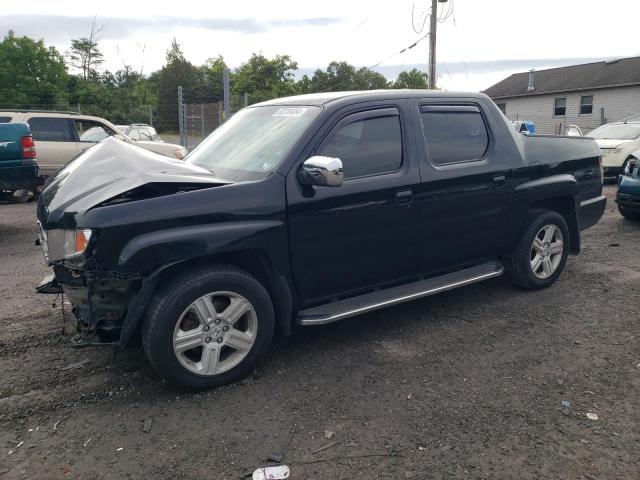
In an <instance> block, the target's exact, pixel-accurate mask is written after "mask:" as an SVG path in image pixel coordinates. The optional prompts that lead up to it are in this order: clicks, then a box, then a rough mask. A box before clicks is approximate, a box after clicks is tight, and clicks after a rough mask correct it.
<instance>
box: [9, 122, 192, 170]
mask: <svg viewBox="0 0 640 480" xmlns="http://www.w3.org/2000/svg"><path fill="white" fill-rule="evenodd" d="M0 119H2V121H3V123H28V124H29V127H30V128H31V133H32V135H33V139H34V140H35V142H36V146H37V149H38V166H39V175H40V177H44V178H46V177H48V176H51V175H54V174H55V173H56V172H57V171H58V170H60V169H61V168H62V167H63V166H64V165H66V164H67V163H68V162H70V161H71V160H73V159H74V158H75V157H76V156H78V155H79V154H80V153H82V152H84V151H85V150H86V149H88V148H91V147H92V146H94V145H95V144H96V143H98V142H101V141H102V140H104V139H105V138H107V137H111V136H114V137H117V138H119V139H120V140H122V141H124V142H127V143H130V144H132V145H136V146H138V147H142V148H144V149H145V150H151V151H152V152H155V153H159V154H160V155H165V156H167V157H173V158H178V159H182V158H184V156H185V155H186V154H187V153H188V150H187V149H186V148H184V147H182V146H180V145H175V144H172V143H164V142H151V141H145V140H140V141H136V140H133V139H132V138H130V137H129V136H127V135H126V134H125V133H123V132H121V131H120V130H118V128H117V127H116V126H115V125H113V124H112V123H111V122H109V121H107V120H105V119H104V118H100V117H91V116H87V115H80V114H78V113H73V112H53V111H43V110H37V111H35V110H19V111H3V112H0Z"/></svg>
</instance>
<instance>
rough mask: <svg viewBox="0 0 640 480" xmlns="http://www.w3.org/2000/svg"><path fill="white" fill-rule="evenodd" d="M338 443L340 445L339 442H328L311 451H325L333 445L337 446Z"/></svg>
mask: <svg viewBox="0 0 640 480" xmlns="http://www.w3.org/2000/svg"><path fill="white" fill-rule="evenodd" d="M336 445H338V442H331V443H327V444H326V445H324V446H322V447H320V448H316V449H315V450H314V451H313V452H311V453H313V454H314V455H315V454H316V453H320V452H323V451H325V450H328V449H330V448H331V447H335V446H336Z"/></svg>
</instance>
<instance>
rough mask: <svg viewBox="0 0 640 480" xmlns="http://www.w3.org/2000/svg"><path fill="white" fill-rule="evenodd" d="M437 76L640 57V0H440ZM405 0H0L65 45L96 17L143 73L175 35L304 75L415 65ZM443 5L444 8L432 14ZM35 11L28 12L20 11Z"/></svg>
mask: <svg viewBox="0 0 640 480" xmlns="http://www.w3.org/2000/svg"><path fill="white" fill-rule="evenodd" d="M452 1H453V2H454V3H453V15H451V16H449V18H448V19H447V20H445V21H443V22H442V23H440V24H439V25H438V36H437V39H438V64H439V65H438V84H439V86H440V87H442V88H446V89H449V90H481V89H484V88H487V87H489V86H490V85H492V84H493V83H495V82H497V81H499V80H501V79H502V78H504V77H506V76H508V75H509V74H511V73H514V72H519V71H525V70H529V69H530V68H538V69H541V68H544V67H549V66H558V65H568V64H574V63H585V62H588V61H594V60H597V59H603V58H610V57H622V56H635V55H640V41H638V37H639V33H640V28H639V27H638V18H640V16H639V15H638V14H640V1H638V0H607V1H606V2H603V1H602V0H599V1H595V0H593V1H591V0H529V1H524V0H523V1H519V0H483V1H480V0H449V3H444V4H440V10H441V15H444V14H445V13H446V12H447V10H448V9H449V8H450V2H452ZM429 5H430V0H416V1H415V11H414V15H413V26H414V27H415V28H416V29H417V30H418V31H420V30H421V28H422V23H423V20H424V19H425V16H424V13H425V12H426V11H427V10H428V8H429ZM412 6H413V2H412V1H411V0H392V1H390V0H323V1H317V2H306V1H300V0H270V1H264V0H263V1H260V0H234V1H225V2H222V1H208V2H202V1H192V0H182V1H180V2H175V1H174V2H162V1H154V2H147V1H143V0H136V1H131V0H128V1H122V0H109V1H106V2H104V1H103V2H71V1H64V0H58V1H51V0H30V1H29V2H28V8H25V6H24V5H23V4H21V3H20V2H3V6H2V16H1V17H0V32H4V33H6V32H7V31H8V30H10V29H12V30H14V31H15V32H16V33H17V34H20V35H29V36H32V37H36V38H43V39H44V41H45V42H46V43H47V44H48V45H55V46H56V47H57V48H58V49H60V51H62V52H64V51H65V50H66V49H67V48H68V46H69V41H70V39H71V38H76V37H80V36H86V35H87V34H88V32H89V29H90V25H91V20H92V18H93V16H96V15H97V22H98V24H99V25H104V28H103V29H102V31H101V33H100V36H101V37H102V40H101V42H100V46H101V49H102V52H103V53H104V55H105V59H106V62H105V65H104V66H105V68H108V69H111V70H115V69H118V68H121V66H122V64H123V63H127V64H129V65H131V66H133V67H134V68H135V69H137V70H140V69H143V70H144V72H147V73H148V72H151V71H153V70H156V69H158V68H160V67H161V66H162V64H163V63H164V56H165V52H166V49H167V47H168V46H169V44H170V42H171V39H172V38H173V37H174V36H175V37H176V38H177V40H178V42H179V43H180V45H181V47H182V49H183V51H184V53H185V55H186V56H187V58H188V59H189V60H191V61H192V62H193V63H194V64H201V63H203V62H204V61H205V60H206V59H207V58H210V57H215V56H217V55H222V56H223V57H224V58H225V60H226V61H227V63H228V64H229V65H230V66H232V67H236V66H238V65H240V64H241V63H242V62H243V61H245V60H246V59H247V58H248V57H249V55H250V54H251V53H252V52H262V53H263V54H265V55H267V56H272V55H275V54H288V55H290V56H291V57H292V58H293V59H294V60H296V61H297V62H298V64H299V66H300V67H301V69H302V71H303V72H306V71H312V70H313V69H315V68H318V67H322V68H324V67H326V65H327V64H328V63H329V62H330V61H332V60H346V61H348V62H350V63H352V64H354V65H358V66H367V67H370V66H373V65H375V64H378V63H379V62H380V65H379V66H378V67H376V68H375V69H376V70H378V71H381V72H382V73H385V74H386V75H387V76H389V77H391V78H392V77H394V76H395V74H396V72H397V71H399V70H400V69H402V68H408V67H413V66H420V67H421V68H424V65H425V64H426V61H427V58H428V40H427V39H425V40H423V41H422V42H420V43H418V45H417V46H416V47H414V48H412V49H410V50H407V51H406V52H405V53H403V54H398V53H397V52H399V51H400V50H401V49H403V48H404V47H407V46H409V45H410V44H412V43H413V42H415V41H416V40H417V39H419V38H421V37H423V36H424V35H425V34H426V33H427V31H428V21H427V25H426V26H425V27H424V29H422V32H421V33H416V32H415V31H414V28H413V27H412ZM442 10H444V11H442ZM25 11H28V12H37V14H32V15H28V14H25V13H24V12H25Z"/></svg>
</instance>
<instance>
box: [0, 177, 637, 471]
mask: <svg viewBox="0 0 640 480" xmlns="http://www.w3.org/2000/svg"><path fill="white" fill-rule="evenodd" d="M606 193H607V195H608V196H609V203H608V207H607V212H606V216H605V217H604V218H603V219H602V220H601V221H600V223H599V224H598V225H597V226H595V227H593V228H592V229H590V230H589V231H587V232H586V233H585V234H584V236H583V252H582V254H581V255H580V256H578V257H571V258H570V259H569V261H568V263H567V268H566V270H565V272H564V274H563V275H562V276H561V278H560V280H559V282H558V283H557V284H556V285H554V286H553V287H551V288H549V289H547V290H544V291H538V292H523V291H520V290H517V289H514V288H513V287H511V286H510V285H509V284H508V283H507V282H506V281H505V280H504V279H501V278H499V279H496V280H492V281H489V282H485V283H481V284H477V285H474V286H470V287H466V288H463V289H460V290H456V291H452V292H448V293H445V294H442V295H440V296H436V297H431V298H428V299H424V300H421V301H416V302H413V303H407V304H404V305H401V306H397V307H393V308H389V309H387V310H383V311H379V312H375V313H372V314H368V315H365V316H362V317H359V318H354V319H350V320H346V321H344V322H341V323H337V324H333V325H328V326H325V327H315V328H307V329H302V330H300V331H299V332H296V333H295V335H294V336H293V337H291V338H284V339H283V338H280V339H277V340H276V343H275V345H274V347H273V349H272V351H271V353H270V355H269V356H268V358H267V361H266V363H265V364H264V365H263V366H262V367H261V368H260V369H259V370H258V371H257V372H256V373H255V374H254V375H253V376H251V377H250V378H247V379H246V380H244V381H242V382H240V383H237V384H235V385H231V386H228V387H224V388H219V389H216V390H212V391H209V392H206V393H200V394H183V393H181V392H176V391H175V390H170V389H168V388H167V387H166V386H165V385H164V384H163V383H162V382H161V381H160V380H159V379H158V378H157V377H156V376H155V374H154V373H153V372H152V370H151V369H150V367H149V365H148V364H147V362H146V360H145V358H144V355H143V352H142V350H141V348H140V347H134V348H132V349H131V350H129V351H127V352H125V353H124V354H122V355H120V356H118V358H117V359H116V360H115V361H114V359H113V356H112V353H111V351H110V350H109V349H108V348H104V347H102V348H94V349H84V350H75V349H71V348H69V347H67V346H66V344H67V339H66V338H65V337H62V336H61V335H60V333H59V331H60V323H61V315H60V310H59V307H57V308H53V307H52V301H53V300H54V297H52V296H36V295H35V294H34V288H33V287H34V285H35V284H36V283H37V282H38V281H39V280H40V279H41V278H42V277H43V276H44V275H45V274H47V273H48V269H47V268H46V266H45V264H44V262H43V260H42V255H41V252H40V249H39V247H37V246H35V245H34V240H35V238H36V228H35V219H34V214H35V205H33V204H22V205H8V204H4V205H0V298H1V299H2V300H1V301H0V477H1V478H9V479H14V478H16V479H17V478H20V479H21V478H29V479H39V478H43V479H49V478H53V479H112V478H113V479H122V478H148V479H151V478H153V479H165V478H181V479H216V480H218V479H239V478H244V477H245V476H247V474H249V476H250V474H251V472H252V471H253V470H255V469H256V468H257V467H260V466H266V465H270V464H271V465H274V464H273V463H271V462H269V461H268V460H267V458H268V456H269V455H270V454H278V455H283V463H285V464H286V465H288V466H289V467H290V468H291V477H290V478H291V479H293V480H297V479H377V478H390V479H409V478H414V479H423V478H429V479H431V478H433V479H454V478H455V479H457V478H461V479H467V478H485V479H503V478H504V479H540V478H553V479H590V480H594V479H601V480H604V479H613V478H615V479H627V478H628V479H631V478H634V479H637V478H639V476H640V315H639V312H640V296H639V291H640V290H639V287H640V255H639V254H638V252H639V248H638V247H639V245H640V242H639V240H640V224H633V223H632V222H629V221H625V220H623V219H622V217H621V216H620V215H619V214H618V213H617V210H616V209H615V204H614V203H613V199H612V198H613V195H614V188H613V187H607V188H606ZM76 362H85V363H84V364H82V365H81V366H75V368H73V367H74V365H71V367H72V368H68V369H63V368H62V367H64V366H68V365H70V364H74V363H76ZM563 400H566V401H569V402H570V404H571V409H570V411H567V412H565V413H567V414H566V415H565V414H564V413H563V412H562V401H563ZM587 413H593V414H596V415H597V420H591V419H589V418H588V417H587V416H586V414H587ZM327 431H329V432H335V433H334V434H333V436H331V434H330V433H328V434H326V433H325V432H327ZM325 435H326V436H325ZM330 436H331V438H326V437H330ZM327 446H328V448H325V449H323V450H321V451H318V449H321V448H322V447H327Z"/></svg>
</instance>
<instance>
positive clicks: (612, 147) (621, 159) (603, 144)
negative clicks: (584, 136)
mask: <svg viewBox="0 0 640 480" xmlns="http://www.w3.org/2000/svg"><path fill="white" fill-rule="evenodd" d="M589 136H590V137H592V138H595V139H596V142H598V146H599V147H600V150H601V151H602V166H603V169H604V176H605V178H616V177H617V176H618V175H619V174H620V172H622V171H623V170H624V167H625V164H626V163H627V162H629V161H630V160H633V159H635V158H637V157H635V156H634V152H635V151H636V150H638V149H640V122H615V123H607V124H605V125H602V126H600V127H598V128H596V129H595V130H592V131H591V132H590V133H589Z"/></svg>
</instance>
